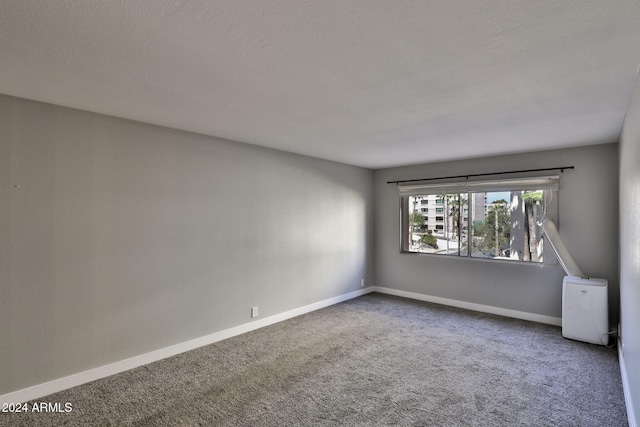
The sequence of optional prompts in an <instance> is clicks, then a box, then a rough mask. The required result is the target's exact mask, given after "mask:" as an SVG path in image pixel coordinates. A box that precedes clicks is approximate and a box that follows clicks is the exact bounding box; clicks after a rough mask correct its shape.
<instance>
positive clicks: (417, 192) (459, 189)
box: [398, 175, 560, 265]
mask: <svg viewBox="0 0 640 427" xmlns="http://www.w3.org/2000/svg"><path fill="white" fill-rule="evenodd" d="M559 189H560V185H559V176H557V175H554V176H534V177H521V178H510V179H499V180H474V181H470V180H464V181H448V182H437V183H434V182H427V181H425V182H422V183H420V182H410V183H398V194H399V199H400V252H401V253H402V254H412V255H416V254H417V255H426V256H451V257H455V258H463V259H472V260H489V261H492V262H496V261H502V260H504V261H506V262H509V263H513V262H521V263H524V264H533V265H540V263H538V262H533V261H523V260H519V259H503V258H501V259H500V260H498V259H493V258H479V257H477V256H472V248H471V245H470V244H467V250H466V253H465V254H461V253H458V254H436V253H433V254H431V253H422V252H416V251H411V250H409V247H410V246H409V242H408V240H409V233H408V232H407V231H406V230H408V229H409V215H410V212H409V211H410V207H409V206H408V205H409V203H408V200H409V196H424V195H433V194H464V195H465V197H467V200H468V205H467V208H468V209H469V212H468V214H467V215H468V216H467V217H468V218H471V217H472V212H473V208H474V207H473V206H472V203H471V202H470V201H471V194H472V193H487V192H506V191H509V192H511V191H514V192H515V191H529V190H544V193H545V194H544V200H545V206H544V209H545V216H544V218H545V219H550V220H553V221H555V222H556V223H557V222H558V192H559ZM465 226H467V227H466V228H467V233H468V236H467V238H469V234H470V233H471V231H470V230H469V228H471V227H472V225H471V219H469V220H468V221H466V222H465V221H461V227H465ZM459 252H460V251H459ZM553 260H555V257H554V256H553V254H552V252H551V248H550V245H546V244H543V262H542V263H541V264H553V263H554V262H553Z"/></svg>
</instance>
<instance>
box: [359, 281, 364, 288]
mask: <svg viewBox="0 0 640 427" xmlns="http://www.w3.org/2000/svg"><path fill="white" fill-rule="evenodd" d="M360 287H361V288H364V279H360Z"/></svg>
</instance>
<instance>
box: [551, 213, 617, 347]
mask: <svg viewBox="0 0 640 427" xmlns="http://www.w3.org/2000/svg"><path fill="white" fill-rule="evenodd" d="M543 230H544V234H545V235H546V236H547V239H548V241H549V243H550V244H551V247H552V248H553V251H554V252H555V254H556V256H557V257H558V261H560V265H562V268H563V269H564V271H565V272H566V273H567V276H565V278H564V280H563V281H562V336H563V337H565V338H570V339H574V340H579V341H584V342H588V343H592V344H600V345H607V344H608V342H609V335H608V333H609V310H608V297H607V295H608V294H607V292H608V282H607V281H606V280H604V279H593V278H588V277H584V274H582V271H581V270H580V268H579V267H578V265H577V264H576V262H575V261H574V260H573V258H572V257H571V254H569V251H568V250H567V248H566V247H565V245H564V243H563V242H562V239H560V235H559V234H558V230H557V229H556V225H555V224H554V222H553V221H549V220H547V221H545V222H544V225H543Z"/></svg>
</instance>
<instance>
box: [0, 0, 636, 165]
mask: <svg viewBox="0 0 640 427" xmlns="http://www.w3.org/2000/svg"><path fill="white" fill-rule="evenodd" d="M639 63H640V2H639V1H638V0H562V1H558V0H550V1H532V0H482V1H479V0H478V1H475V0H464V1H462V0H446V1H445V0H443V1H402V0H394V1H375V0H314V1H300V0H272V1H267V0H253V1H249V0H216V1H212V0H185V1H178V0H154V1H142V0H129V1H115V0H48V1H42V0H1V1H0V92H1V93H5V94H9V95H14V96H19V97H23V98H29V99H34V100H39V101H44V102H50V103H54V104H59V105H64V106H69V107H74V108H80V109H83V110H88V111H94V112H98V113H104V114H109V115H113V116H118V117H124V118H129V119H134V120H139V121H143V122H148V123H154V124H159V125H164V126H169V127H173V128H177V129H184V130H189V131H193V132H199V133H203V134H207V135H214V136H218V137H222V138H228V139H232V140H237V141H242V142H248V143H252V144H257V145H263V146H267V147H273V148H277V149H281V150H286V151H291V152H296V153H302V154H307V155H311V156H316V157H320V158H325V159H331V160H336V161H340V162H345V163H350V164H355V165H360V166H366V167H370V168H379V167H386V166H394V165H401V164H410V163H421V162H427V161H439V160H447V159H456V158H468V157H477V156H483V155H491V154H500V153H514V152H522V151H531V150H540V149H546V148H554V147H567V146H576V145H587V144H596V143H602V142H614V141H617V139H618V137H619V133H620V129H621V126H622V121H623V118H624V114H625V112H626V108H627V105H628V102H629V98H630V94H631V90H632V87H633V83H634V79H635V76H636V70H637V68H638V64H639Z"/></svg>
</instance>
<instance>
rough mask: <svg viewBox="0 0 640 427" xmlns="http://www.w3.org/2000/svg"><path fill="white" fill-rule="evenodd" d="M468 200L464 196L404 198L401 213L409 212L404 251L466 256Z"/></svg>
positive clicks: (453, 194) (452, 194)
mask: <svg viewBox="0 0 640 427" xmlns="http://www.w3.org/2000/svg"><path fill="white" fill-rule="evenodd" d="M467 199H468V196H467V194H456V193H451V194H425V195H418V196H408V197H406V198H403V200H405V201H406V205H404V206H403V210H404V209H406V212H408V215H407V218H408V221H407V230H406V234H404V235H403V242H405V243H403V248H404V250H405V251H408V252H419V253H432V254H440V255H457V256H467V255H468V246H467V243H468V235H469V231H468V227H467V224H468V221H469V213H468V206H467ZM425 206H426V208H425ZM436 206H438V207H436ZM429 207H430V208H432V209H429Z"/></svg>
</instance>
